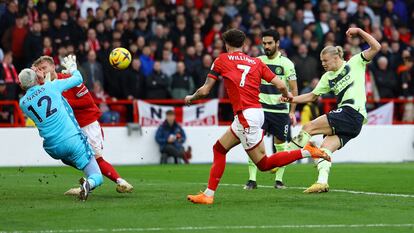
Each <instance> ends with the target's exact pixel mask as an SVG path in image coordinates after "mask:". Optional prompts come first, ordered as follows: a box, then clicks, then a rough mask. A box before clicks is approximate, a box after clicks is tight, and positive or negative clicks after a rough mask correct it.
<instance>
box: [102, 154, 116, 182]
mask: <svg viewBox="0 0 414 233" xmlns="http://www.w3.org/2000/svg"><path fill="white" fill-rule="evenodd" d="M96 162H98V165H99V168H100V169H101V172H102V174H103V175H104V176H106V177H108V178H109V179H111V180H112V181H113V182H116V180H117V179H118V178H120V176H119V175H118V173H117V172H116V170H115V168H114V167H112V165H111V164H110V163H108V162H106V161H105V160H104V159H103V158H102V157H99V158H97V159H96Z"/></svg>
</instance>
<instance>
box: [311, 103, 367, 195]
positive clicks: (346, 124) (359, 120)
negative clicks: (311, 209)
mask: <svg viewBox="0 0 414 233" xmlns="http://www.w3.org/2000/svg"><path fill="white" fill-rule="evenodd" d="M326 116H327V119H328V122H329V125H330V127H331V128H332V133H333V134H334V135H331V136H327V137H325V139H324V141H323V143H322V145H321V148H322V150H323V151H325V153H326V154H327V155H332V153H333V152H335V151H336V150H338V149H340V148H341V147H343V146H344V145H345V144H346V143H347V142H348V141H349V140H351V139H352V138H355V137H356V136H358V134H359V133H360V132H361V129H362V124H363V121H364V117H363V116H362V115H361V114H360V113H358V112H357V111H356V110H354V109H353V108H351V107H343V108H339V109H336V110H333V111H331V112H329V113H328V114H327V115H326ZM331 166H332V163H331V162H329V161H323V160H318V165H317V168H318V173H319V175H318V180H317V182H316V183H315V184H313V185H312V186H311V187H309V188H308V189H306V190H305V191H304V192H305V193H321V192H327V191H328V190H329V186H328V177H329V172H330V168H331Z"/></svg>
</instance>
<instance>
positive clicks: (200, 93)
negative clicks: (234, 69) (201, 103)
mask: <svg viewBox="0 0 414 233" xmlns="http://www.w3.org/2000/svg"><path fill="white" fill-rule="evenodd" d="M215 83H216V80H215V79H214V78H210V77H207V79H206V82H205V83H204V85H203V86H201V87H200V88H198V89H197V91H196V92H195V93H194V94H192V95H187V96H186V97H185V98H184V102H185V104H186V105H190V104H191V103H192V102H193V101H195V100H199V99H202V98H204V97H206V96H207V95H208V94H209V93H210V90H211V88H213V86H214V84H215Z"/></svg>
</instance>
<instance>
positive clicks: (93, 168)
mask: <svg viewBox="0 0 414 233" xmlns="http://www.w3.org/2000/svg"><path fill="white" fill-rule="evenodd" d="M83 172H84V173H85V175H86V177H87V178H88V182H89V184H90V186H91V189H94V188H96V187H98V186H100V185H101V184H102V183H103V177H102V173H101V170H100V169H99V166H98V163H97V162H96V159H95V157H93V156H92V157H91V158H90V160H89V163H88V164H87V165H86V167H85V168H83Z"/></svg>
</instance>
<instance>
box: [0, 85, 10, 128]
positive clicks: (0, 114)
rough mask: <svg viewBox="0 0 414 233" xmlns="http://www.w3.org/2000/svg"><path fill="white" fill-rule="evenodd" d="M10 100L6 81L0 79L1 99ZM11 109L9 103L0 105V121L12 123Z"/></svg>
mask: <svg viewBox="0 0 414 233" xmlns="http://www.w3.org/2000/svg"><path fill="white" fill-rule="evenodd" d="M2 100H10V99H8V96H7V90H6V83H5V82H4V80H3V79H0V101H2ZM10 118H11V109H10V107H9V106H7V105H0V123H10Z"/></svg>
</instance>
